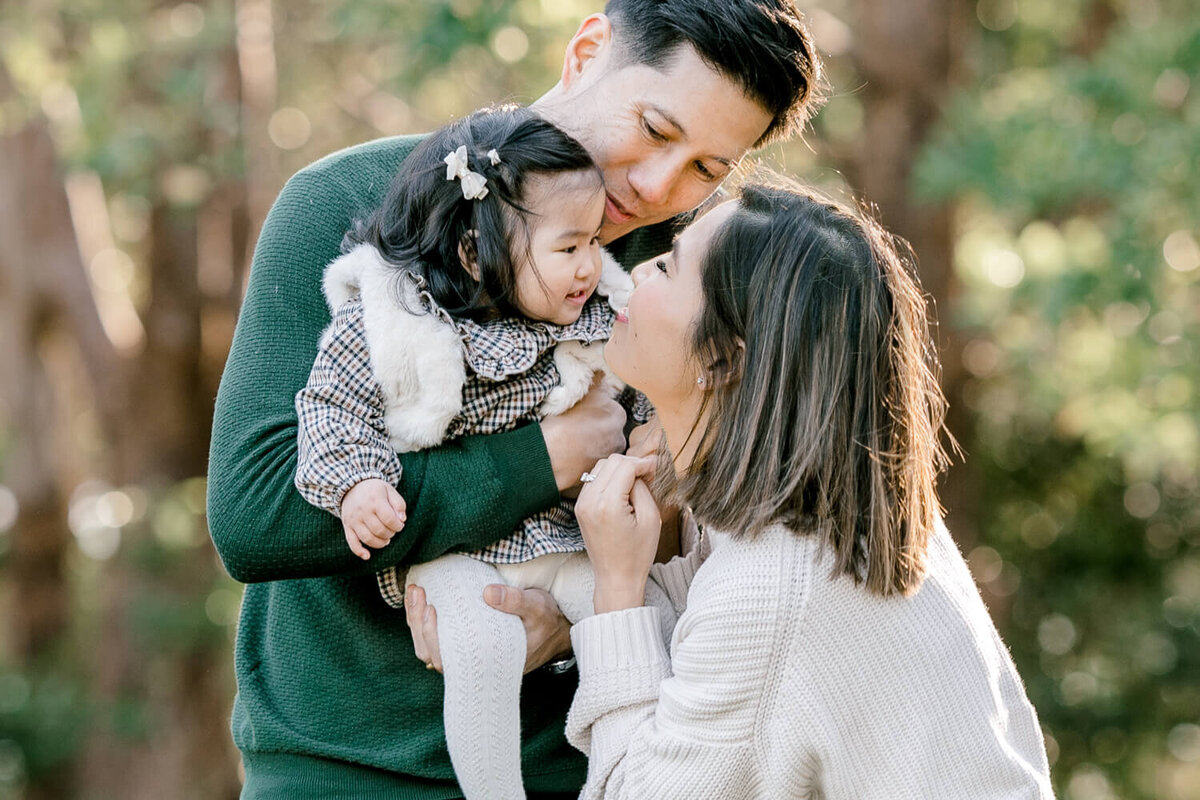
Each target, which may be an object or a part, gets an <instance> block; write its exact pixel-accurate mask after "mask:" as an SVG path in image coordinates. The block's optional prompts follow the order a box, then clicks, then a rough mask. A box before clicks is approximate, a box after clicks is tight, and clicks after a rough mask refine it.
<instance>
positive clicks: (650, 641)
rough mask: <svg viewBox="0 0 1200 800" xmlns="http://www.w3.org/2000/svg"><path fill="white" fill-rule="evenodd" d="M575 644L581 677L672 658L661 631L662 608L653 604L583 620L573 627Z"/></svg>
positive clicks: (573, 643)
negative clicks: (669, 656) (660, 615)
mask: <svg viewBox="0 0 1200 800" xmlns="http://www.w3.org/2000/svg"><path fill="white" fill-rule="evenodd" d="M571 646H572V647H573V648H574V649H575V657H576V658H577V659H578V660H579V675H580V679H581V680H582V679H586V678H587V677H588V676H591V675H595V674H598V673H603V672H608V671H611V670H631V669H639V668H643V667H658V666H661V665H663V664H666V663H668V661H669V659H668V657H667V650H666V646H665V645H664V644H663V640H662V633H661V632H660V631H659V624H658V609H657V608H655V607H653V606H640V607H638V608H626V609H623V610H621V611H610V612H609V613H607V614H597V615H595V616H593V617H587V618H586V619H582V620H580V621H579V622H577V623H576V624H575V625H574V626H573V627H572V628H571Z"/></svg>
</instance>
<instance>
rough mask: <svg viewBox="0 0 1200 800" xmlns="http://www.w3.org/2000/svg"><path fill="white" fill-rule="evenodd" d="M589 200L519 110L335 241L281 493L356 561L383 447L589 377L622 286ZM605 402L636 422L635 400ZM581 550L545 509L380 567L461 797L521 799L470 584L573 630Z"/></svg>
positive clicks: (516, 687)
mask: <svg viewBox="0 0 1200 800" xmlns="http://www.w3.org/2000/svg"><path fill="white" fill-rule="evenodd" d="M604 204H605V194H604V186H603V181H602V178H601V175H600V172H599V171H598V169H597V168H596V166H595V164H594V163H593V162H592V160H591V158H590V157H589V156H588V154H587V151H586V150H584V148H583V147H582V146H581V145H580V144H579V143H578V142H577V141H575V140H574V139H573V138H571V137H570V136H568V135H567V134H565V133H563V132H562V131H560V130H558V129H557V128H555V127H554V126H553V125H551V124H550V123H548V122H545V121H544V120H541V119H539V118H538V117H537V116H535V115H534V114H533V113H532V112H530V111H528V110H527V109H520V108H511V107H509V108H500V109H491V110H485V111H480V112H476V113H475V114H472V115H470V116H468V117H466V118H465V119H462V120H459V121H457V122H455V123H453V124H451V125H449V126H447V127H445V128H443V129H442V130H440V131H438V132H436V133H433V134H431V135H430V136H429V137H428V138H426V139H425V140H424V141H423V142H422V143H421V144H420V145H419V146H418V147H417V148H416V149H414V151H413V152H412V154H411V155H409V157H408V158H407V159H406V160H405V161H404V163H403V165H402V166H401V168H400V171H399V173H398V174H397V176H396V179H395V181H394V182H393V184H392V187H391V188H390V190H389V193H388V195H387V199H386V200H385V202H384V204H383V205H382V206H381V207H380V208H379V209H377V210H376V211H375V212H374V213H373V214H372V215H371V216H370V217H369V219H368V220H367V222H366V223H365V224H363V225H360V226H359V227H358V228H357V229H356V230H355V231H353V232H352V233H351V234H349V235H348V236H347V241H346V243H345V246H344V248H343V249H344V250H345V253H344V255H343V256H341V257H340V258H338V259H337V260H335V261H334V262H333V263H331V264H330V265H329V267H328V268H327V270H326V274H325V279H324V291H325V296H326V299H327V301H328V303H329V307H330V309H331V311H332V312H333V314H334V317H333V321H332V322H331V324H330V326H329V328H328V329H327V330H326V331H325V333H324V334H323V335H322V338H321V343H320V348H319V351H318V354H317V358H316V363H315V364H314V365H313V369H312V373H311V375H310V376H309V381H308V385H307V386H306V387H305V388H304V389H303V390H302V391H301V392H300V393H299V394H298V395H297V397H296V408H297V412H298V414H299V423H300V426H299V465H298V469H297V473H296V487H297V488H298V489H299V490H300V492H301V494H303V495H304V497H305V498H306V499H307V500H308V501H309V502H311V503H313V504H314V505H316V506H319V507H321V508H324V509H326V510H328V511H330V512H332V513H334V514H337V515H339V516H340V517H341V519H342V522H343V527H344V530H345V535H346V541H347V543H348V544H349V546H350V548H351V550H353V551H354V552H355V553H356V554H358V555H359V556H360V557H361V558H364V559H367V558H370V551H369V549H368V548H378V547H383V546H384V545H385V544H387V542H389V541H390V540H391V538H392V537H393V536H394V535H395V534H396V533H397V532H398V531H400V530H401V529H402V528H403V525H404V520H405V502H404V499H403V498H402V497H401V496H400V494H399V493H398V492H397V490H396V488H395V487H396V486H397V485H398V483H399V480H400V471H401V466H400V461H399V459H398V458H397V457H396V452H405V451H411V450H419V449H422V448H427V447H431V446H433V445H436V444H438V443H440V442H443V441H445V440H447V439H452V438H455V437H458V436H462V435H465V434H479V433H492V432H498V431H504V430H509V429H511V428H514V427H516V426H517V425H519V424H522V423H525V422H529V421H532V420H537V419H540V418H543V417H545V416H547V415H551V414H557V413H561V412H563V411H565V410H567V409H568V408H570V407H571V406H572V405H574V404H575V403H576V402H577V401H578V400H580V399H581V398H582V397H583V396H584V395H585V394H586V393H587V391H588V390H589V388H590V387H591V385H592V381H593V376H594V374H595V372H596V371H597V370H603V369H604V361H603V347H602V343H603V340H605V339H607V338H608V335H609V331H610V330H611V326H612V322H613V318H614V309H615V308H620V307H622V306H624V305H625V303H626V298H627V296H628V293H629V291H630V289H631V288H632V283H631V281H630V279H629V276H628V275H627V274H626V273H625V272H624V271H623V270H622V269H621V268H620V266H618V265H617V264H616V263H615V262H614V261H612V259H611V258H609V257H608V256H607V255H606V254H603V253H602V251H601V249H600V244H599V238H598V237H599V231H600V224H601V221H602V219H603V216H604ZM597 295H604V296H607V301H605V300H604V299H603V298H602V297H599V296H597ZM612 380H614V381H615V379H612ZM614 386H615V387H616V386H619V384H615V385H614ZM614 390H615V388H614ZM622 399H623V401H624V402H625V403H626V406H627V408H628V409H629V410H630V411H631V413H632V415H633V417H634V419H635V421H637V422H642V421H645V418H646V417H647V416H648V415H649V413H650V409H649V406H648V404H646V403H645V401H644V399H641V398H640V396H635V395H634V393H633V392H632V391H627V392H625V393H623V394H622ZM583 549H584V548H583V540H582V538H581V537H580V534H579V528H578V526H577V524H576V522H575V518H574V514H573V510H572V505H571V503H570V502H568V501H563V502H561V503H560V504H559V505H558V506H557V507H555V508H552V509H550V510H548V511H546V512H543V513H541V514H538V515H536V516H534V517H532V518H530V519H527V520H525V521H524V522H523V523H522V524H521V526H520V527H519V528H518V530H517V531H516V532H515V533H514V534H513V535H512V536H510V537H509V538H507V539H504V540H502V541H500V542H498V543H496V544H494V545H492V546H490V547H487V548H485V549H484V550H481V551H479V552H475V553H470V554H447V555H444V556H442V557H440V558H438V559H435V560H434V561H431V562H428V563H426V564H420V565H417V566H415V567H412V568H411V569H410V570H409V571H408V574H407V577H405V576H404V575H403V574H401V573H398V572H397V570H396V569H395V568H389V569H386V570H383V571H382V572H380V573H379V585H380V588H381V590H382V592H383V595H384V598H385V599H386V600H387V601H388V602H389V603H390V604H392V605H393V606H396V607H397V608H403V603H404V585H405V583H414V584H418V585H420V586H422V587H424V589H425V591H426V593H427V595H428V600H429V602H430V603H431V604H432V605H435V606H436V607H437V609H438V640H439V643H440V646H441V652H442V662H443V668H444V672H445V707H444V717H445V726H446V742H447V745H448V748H449V751H450V759H451V762H452V764H453V765H454V770H455V773H456V775H457V777H458V780H459V784H460V786H461V788H462V790H463V793H464V794H465V795H466V797H467V798H468V800H476V798H480V799H482V798H488V799H489V800H508V798H523V797H524V792H523V790H522V786H521V772H520V769H521V765H520V720H519V718H518V717H519V710H518V697H519V692H520V685H521V674H522V669H523V666H524V663H525V633H524V629H523V627H522V625H521V621H520V620H519V619H518V618H517V617H515V616H511V615H509V614H504V613H502V612H499V611H496V610H495V609H492V608H490V607H489V606H487V605H486V604H485V603H484V602H483V598H482V595H483V589H484V587H485V586H486V585H488V584H490V583H508V584H510V585H514V586H519V587H521V588H529V587H532V586H537V587H539V588H542V589H545V590H547V591H549V592H550V593H551V594H552V595H553V596H554V597H555V599H556V600H557V601H558V604H559V606H560V607H561V608H562V611H563V613H564V614H565V615H566V616H567V618H568V619H569V620H571V621H572V622H575V621H577V620H579V619H580V618H582V617H584V616H587V615H590V614H591V613H592V605H591V597H592V587H593V580H592V575H591V569H590V565H589V564H588V562H587V558H586V555H585V553H584V552H583ZM397 646H399V643H397Z"/></svg>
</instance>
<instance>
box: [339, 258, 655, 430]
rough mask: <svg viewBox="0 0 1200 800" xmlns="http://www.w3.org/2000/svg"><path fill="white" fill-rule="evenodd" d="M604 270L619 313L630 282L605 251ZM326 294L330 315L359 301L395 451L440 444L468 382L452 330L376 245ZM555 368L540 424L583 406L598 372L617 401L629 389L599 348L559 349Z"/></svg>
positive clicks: (602, 288)
mask: <svg viewBox="0 0 1200 800" xmlns="http://www.w3.org/2000/svg"><path fill="white" fill-rule="evenodd" d="M601 264H602V272H601V276H600V282H599V284H598V285H597V287H596V293H597V294H600V295H602V296H604V297H607V298H608V303H609V305H610V306H611V307H612V308H613V310H614V311H615V310H619V309H621V308H624V307H625V305H626V304H627V303H628V302H629V293H630V292H631V291H633V279H632V278H630V277H629V273H627V272H625V270H624V269H623V268H622V267H621V265H620V264H618V263H617V261H616V259H614V258H613V257H612V256H610V255H609V254H608V251H606V250H601ZM322 289H323V290H324V293H325V301H326V303H328V304H329V308H330V310H331V312H332V313H336V312H337V310H338V309H339V308H341V306H342V305H344V304H345V303H346V302H347V301H348V300H350V299H351V298H354V297H361V298H362V304H363V326H364V328H365V333H366V338H367V347H368V349H369V350H370V354H371V371H372V373H373V374H374V377H375V380H376V382H377V383H378V384H379V386H380V388H381V389H382V392H383V398H384V405H385V410H384V422H385V424H386V425H387V429H388V434H389V441H390V443H391V445H392V447H393V448H394V449H395V450H396V452H398V453H405V452H409V451H412V450H423V449H425V448H428V447H433V446H434V445H437V444H440V443H441V442H442V441H443V440H444V439H445V437H446V430H447V429H448V428H449V427H450V423H451V422H452V421H453V420H454V417H455V416H457V415H458V413H459V412H460V411H462V390H463V386H464V385H465V383H466V380H467V374H466V354H465V351H464V346H463V342H462V339H461V338H460V336H459V333H458V331H457V330H456V329H455V327H454V326H453V325H451V324H450V323H448V322H446V321H445V320H444V319H442V318H441V317H440V316H438V315H437V314H433V313H421V312H420V309H421V308H422V307H423V303H422V299H421V293H420V291H419V290H418V289H417V287H416V286H415V285H414V284H413V282H412V281H410V280H407V279H404V278H402V277H401V276H400V275H399V274H398V273H397V270H396V269H395V268H394V267H393V266H391V265H390V264H388V263H387V262H385V261H384V260H383V258H382V257H381V256H380V255H379V251H378V250H376V249H375V248H374V247H372V246H371V245H367V244H360V245H358V246H356V247H355V248H354V249H353V250H351V251H350V252H348V253H346V254H344V255H342V256H340V257H339V258H337V259H335V260H334V261H332V262H331V263H330V264H329V266H328V267H326V269H325V276H324V278H323V280H322ZM554 364H555V366H556V367H557V368H558V373H559V376H560V383H559V385H558V386H556V387H555V388H554V389H552V390H550V393H549V394H548V395H547V396H546V399H545V400H543V401H542V404H541V406H540V407H539V409H538V410H539V412H540V413H541V415H542V416H543V417H547V416H553V415H556V414H561V413H563V412H564V411H566V410H567V409H569V408H571V407H572V406H574V405H575V404H576V403H578V402H579V401H580V400H582V399H583V397H584V395H586V394H587V392H588V389H589V388H590V387H591V385H592V376H593V375H594V374H595V373H596V372H597V371H602V372H604V374H605V384H606V385H608V386H609V387H610V388H611V389H612V391H613V394H614V395H615V394H617V393H618V392H620V391H621V390H622V389H623V388H625V384H624V383H622V382H621V381H620V379H619V378H617V377H616V376H615V375H613V374H612V372H611V371H610V370H609V369H608V366H607V365H606V364H605V363H604V345H603V344H602V343H601V342H595V343H593V344H591V345H586V344H584V343H583V342H578V341H564V342H560V343H559V344H557V345H555V348H554Z"/></svg>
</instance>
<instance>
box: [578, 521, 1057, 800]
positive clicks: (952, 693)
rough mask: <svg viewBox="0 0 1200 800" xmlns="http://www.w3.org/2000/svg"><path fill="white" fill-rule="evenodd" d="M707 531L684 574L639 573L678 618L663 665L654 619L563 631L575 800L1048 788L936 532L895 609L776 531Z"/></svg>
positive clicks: (965, 586)
mask: <svg viewBox="0 0 1200 800" xmlns="http://www.w3.org/2000/svg"><path fill="white" fill-rule="evenodd" d="M712 540H713V550H712V554H711V555H710V556H709V557H708V559H707V560H706V561H704V563H703V564H702V565H701V564H700V563H699V558H698V557H697V555H696V554H694V553H693V554H692V555H690V556H688V557H684V558H677V559H675V560H674V561H672V562H670V563H669V564H665V565H656V566H655V567H654V571H653V575H652V578H653V579H654V580H655V581H656V582H658V583H659V584H660V585H661V586H663V588H664V589H666V591H667V593H668V594H669V595H670V597H671V600H672V604H673V605H674V607H675V608H676V610H677V611H678V612H679V617H678V623H677V624H676V625H675V627H674V634H673V637H672V640H671V655H670V656H668V655H667V651H666V648H665V647H664V645H663V640H662V636H661V634H660V632H659V630H660V627H659V626H660V621H659V620H658V614H659V609H656V608H648V607H642V608H634V609H628V610H625V611H617V612H612V613H608V614H601V615H598V616H595V617H590V618H588V619H585V620H582V621H581V622H579V623H577V624H576V625H575V626H574V627H573V628H572V630H571V640H572V642H573V644H574V647H575V654H576V656H577V658H578V660H579V670H580V684H579V691H578V692H577V694H576V695H575V701H574V703H573V705H572V706H571V712H570V716H569V718H568V720H567V738H568V739H569V740H570V741H571V743H572V744H573V745H575V746H576V747H578V748H579V749H580V750H582V751H583V752H584V753H585V754H587V756H588V780H587V785H586V787H585V788H584V791H583V794H582V795H581V797H582V798H585V799H586V798H637V800H652V799H653V798H680V800H683V799H684V798H687V799H688V800H699V799H700V798H714V799H716V798H719V800H737V799H738V798H761V799H762V800H766V799H767V798H770V799H771V800H778V798H820V799H821V800H904V799H905V798H913V799H914V800H915V799H916V798H921V799H922V800H929V799H931V798H945V799H946V800H994V799H998V798H1052V797H1053V792H1052V790H1051V788H1050V778H1049V767H1048V766H1047V762H1046V753H1045V748H1044V745H1043V741H1042V735H1041V731H1040V728H1039V727H1038V721H1037V715H1036V713H1035V712H1034V709H1033V707H1032V706H1031V705H1030V703H1029V700H1028V699H1027V697H1026V695H1025V689H1024V686H1023V685H1022V683H1021V679H1020V677H1019V676H1018V675H1017V672H1016V669H1015V668H1014V666H1013V663H1012V659H1011V658H1010V657H1009V654H1008V651H1007V649H1006V648H1005V646H1004V643H1003V642H1002V641H1001V640H1000V637H999V635H998V634H997V632H996V629H995V627H994V626H993V625H992V621H991V618H990V617H989V616H988V612H987V609H986V608H985V607H984V604H983V601H982V599H981V598H980V596H979V592H978V591H977V589H976V588H975V584H974V582H973V580H972V578H971V575H970V572H969V571H968V570H967V567H966V564H965V563H964V562H963V559H962V556H961V555H960V554H959V551H958V548H957V547H956V545H955V544H954V542H953V540H952V539H951V538H950V535H949V534H948V533H947V532H946V529H945V527H944V526H942V525H941V524H939V525H938V528H937V531H936V532H935V535H934V536H933V538H932V541H931V544H930V549H929V574H928V577H927V578H926V579H925V582H924V583H923V584H922V586H921V588H920V590H919V591H918V592H917V593H915V594H914V595H912V596H910V597H906V598H887V599H885V598H881V597H878V596H876V595H873V594H871V593H869V592H867V591H866V590H865V589H864V588H863V587H861V586H855V584H854V582H853V581H852V580H850V579H848V578H845V577H834V576H833V558H832V555H831V554H830V552H829V551H828V549H827V548H822V547H821V545H820V543H819V542H818V541H817V539H816V538H815V537H810V536H797V535H795V534H793V533H791V532H790V531H788V530H787V529H786V528H783V527H781V526H777V527H774V528H771V529H769V530H767V531H766V532H764V533H763V534H762V535H761V536H759V537H757V538H755V539H745V540H734V539H731V538H729V537H724V536H721V535H719V534H718V535H715V536H713V537H712ZM685 606H686V610H685ZM668 627H669V626H668Z"/></svg>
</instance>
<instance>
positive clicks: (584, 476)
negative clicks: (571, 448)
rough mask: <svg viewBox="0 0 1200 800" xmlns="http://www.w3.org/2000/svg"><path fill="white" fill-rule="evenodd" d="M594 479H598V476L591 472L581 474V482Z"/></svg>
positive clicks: (588, 481)
mask: <svg viewBox="0 0 1200 800" xmlns="http://www.w3.org/2000/svg"><path fill="white" fill-rule="evenodd" d="M594 480H596V476H595V475H593V474H592V473H590V472H585V473H583V474H582V475H580V476H579V482H580V483H591V482H592V481H594Z"/></svg>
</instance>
